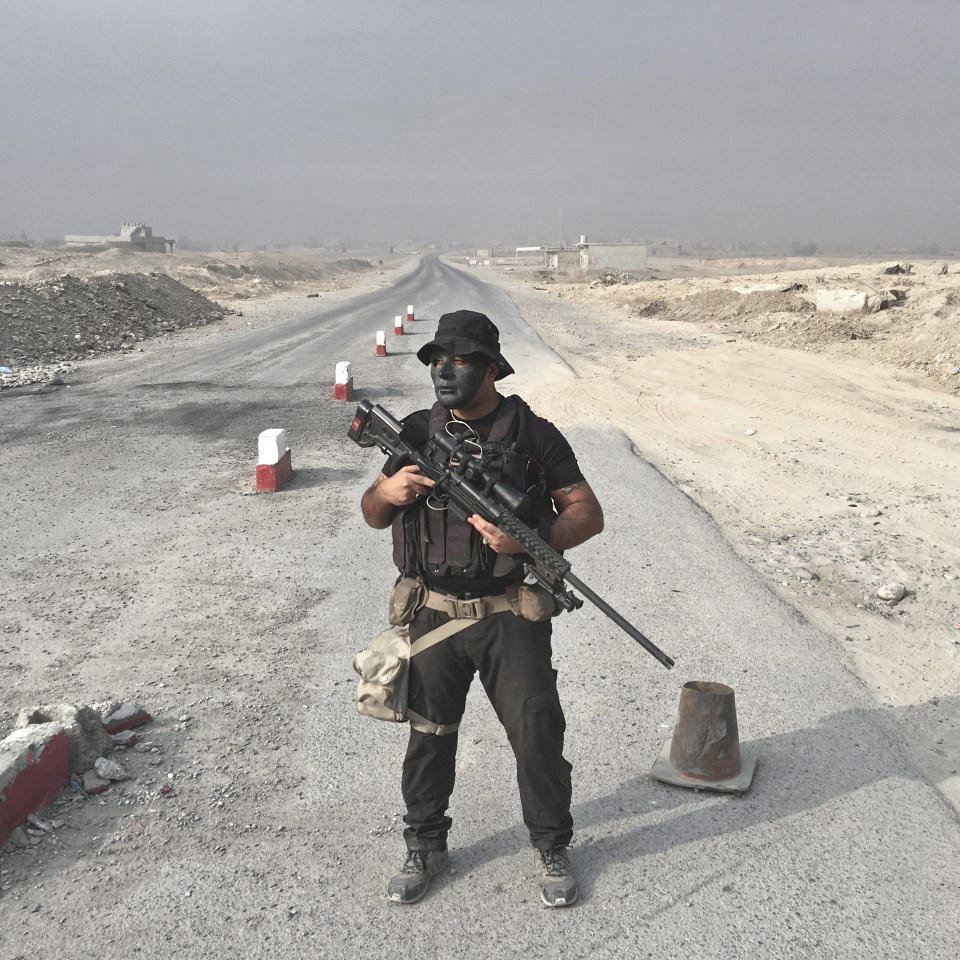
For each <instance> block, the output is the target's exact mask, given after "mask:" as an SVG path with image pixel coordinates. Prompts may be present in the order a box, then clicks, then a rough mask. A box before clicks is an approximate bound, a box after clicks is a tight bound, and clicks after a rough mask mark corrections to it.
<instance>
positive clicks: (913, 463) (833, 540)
mask: <svg viewBox="0 0 960 960" xmlns="http://www.w3.org/2000/svg"><path fill="white" fill-rule="evenodd" d="M651 265H652V266H653V268H654V269H653V270H651V271H650V275H651V279H644V280H640V281H638V282H632V283H610V284H609V285H608V284H607V283H606V282H605V281H604V280H603V279H602V278H601V279H600V280H599V281H597V280H595V281H593V285H591V284H590V283H589V282H582V281H581V282H571V280H570V279H569V278H564V277H559V278H553V277H549V276H547V275H545V274H543V273H540V272H533V273H531V272H530V271H524V270H510V269H509V268H506V269H505V268H504V267H502V266H500V267H490V268H486V269H485V270H481V275H483V276H484V277H485V278H488V279H490V280H491V281H492V282H496V283H498V284H500V285H501V286H503V287H505V288H506V289H507V290H509V291H510V293H511V296H513V297H514V299H515V300H516V302H517V303H518V305H519V306H520V308H521V310H522V312H523V314H524V316H525V318H526V319H527V321H528V322H529V323H531V324H532V325H533V326H534V327H535V328H536V329H537V330H538V331H539V333H540V335H541V336H542V337H543V339H544V340H545V341H546V342H547V343H549V344H550V345H551V346H553V347H554V348H555V349H557V350H558V352H560V353H561V354H562V355H563V356H564V358H565V359H566V360H567V361H568V363H569V364H570V365H571V366H572V367H573V368H574V370H575V371H576V373H577V374H578V376H579V378H580V381H581V386H580V389H579V390H578V392H577V393H576V394H575V395H571V394H570V392H569V389H568V388H567V387H559V388H551V387H550V385H545V387H544V389H543V390H542V391H541V392H540V395H539V396H537V397H536V400H537V403H538V406H540V407H542V408H545V409H548V410H551V411H552V412H553V413H552V416H553V417H554V418H555V419H557V420H558V421H561V422H564V423H570V422H571V421H576V420H577V419H583V420H588V419H596V418H597V417H598V415H599V416H601V417H602V418H604V419H607V420H609V421H612V422H614V423H617V424H619V425H620V426H622V428H623V429H624V430H625V431H626V432H627V433H628V434H629V435H630V436H631V438H632V439H633V441H634V443H635V444H636V447H637V448H638V450H639V451H640V453H641V454H642V455H643V456H644V457H645V458H647V459H648V460H649V461H650V462H651V463H653V464H654V465H655V466H656V467H657V468H658V469H659V470H660V471H661V472H662V473H663V474H664V475H666V476H667V477H669V478H670V479H672V480H673V481H674V482H675V483H676V484H677V485H678V486H679V487H680V488H681V489H682V490H683V491H684V492H686V493H687V494H688V495H689V496H690V497H691V498H692V499H693V500H695V501H696V502H697V503H698V504H700V505H701V506H702V507H703V508H704V509H705V510H707V511H708V512H709V513H710V514H711V515H713V517H714V518H715V519H716V520H717V522H718V523H719V524H720V526H721V528H722V529H723V531H724V533H725V535H726V536H727V537H728V539H729V540H730V541H731V542H732V543H733V544H734V546H735V547H736V548H737V550H738V551H739V552H740V553H741V554H742V555H743V556H744V557H745V558H746V559H747V560H748V561H749V563H750V564H751V565H752V566H753V567H754V568H755V569H757V570H758V571H759V572H760V573H762V574H763V575H764V576H765V577H767V578H768V580H769V581H770V583H771V584H772V585H773V586H774V588H775V589H776V590H777V591H778V592H779V593H780V594H781V595H782V596H784V597H785V598H786V599H788V600H789V602H790V603H792V604H793V605H794V606H795V607H797V608H798V609H799V610H801V611H802V612H803V614H804V615H805V616H807V617H808V618H809V619H810V620H812V621H813V622H815V623H816V624H817V625H818V626H819V627H821V628H822V629H823V630H824V631H825V632H827V633H828V634H830V635H831V636H833V637H834V638H835V640H836V643H837V647H838V649H839V651H840V653H841V655H842V656H844V657H845V658H847V660H848V662H849V664H850V667H851V669H852V670H853V671H854V672H855V673H856V674H857V675H858V676H859V677H860V678H861V679H862V681H863V682H864V683H865V684H866V685H867V686H868V687H869V688H870V690H871V692H872V693H873V695H874V696H875V698H876V700H877V702H878V703H880V704H881V705H883V706H886V707H890V708H899V709H898V712H899V713H900V715H901V716H905V717H906V718H907V723H905V724H900V725H899V726H898V728H897V729H896V730H895V731H894V733H895V735H896V736H897V737H898V738H899V739H901V740H902V742H904V743H905V745H906V746H907V748H908V750H909V751H910V753H911V755H912V757H913V759H914V761H915V762H916V764H917V766H918V768H919V769H920V771H921V772H922V773H923V774H924V775H925V776H926V777H927V778H928V779H930V780H931V781H932V782H933V783H935V784H937V785H938V786H939V788H940V790H941V792H942V793H943V794H944V796H945V797H946V798H947V799H948V800H950V802H952V803H953V804H954V805H955V806H957V807H958V808H960V777H958V775H957V770H958V766H960V717H958V716H957V714H956V707H955V706H950V704H955V703H956V697H955V695H956V694H957V693H958V692H960V592H958V577H960V513H958V510H957V504H958V503H960V449H958V445H957V435H958V433H960V308H958V304H960V269H958V266H957V265H956V264H950V265H949V266H948V273H946V274H943V273H942V270H943V264H942V263H940V262H937V263H922V264H915V265H912V268H911V272H910V273H907V274H901V275H890V274H886V273H884V270H885V269H886V268H888V267H890V266H892V265H893V262H892V261H885V262H883V263H873V264H863V263H860V264H839V263H828V262H816V263H810V262H809V261H808V262H805V263H801V264H799V266H800V267H801V268H800V269H792V267H794V266H798V264H792V263H790V262H789V261H781V262H761V263H758V264H755V265H751V264H750V263H747V262H744V261H730V262H717V261H712V262H709V263H706V264H697V263H696V262H695V261H694V262H692V263H691V262H690V261H686V262H684V261H672V262H661V263H657V262H652V264H651ZM751 266H753V267H754V269H753V271H752V272H751ZM692 274H698V275H692ZM788 288H794V289H792V290H789V292H782V291H785V290H788ZM891 288H898V289H901V290H905V291H906V293H907V297H906V299H905V300H904V302H903V303H902V305H900V306H896V307H893V308H891V309H884V310H880V311H877V312H859V311H856V312H850V313H846V314H830V313H826V312H822V311H817V310H816V309H815V305H816V298H817V291H818V290H832V289H856V290H860V291H862V292H863V293H864V294H865V295H867V296H869V297H870V302H871V303H876V302H878V300H879V299H883V298H885V297H886V296H888V294H887V291H888V290H889V289H891ZM638 549H640V550H642V544H638ZM897 583H899V584H901V585H902V587H903V588H904V590H905V595H904V597H903V599H901V600H899V601H897V602H890V601H888V600H885V599H882V598H881V596H878V592H882V588H884V587H885V586H887V585H892V584H897Z"/></svg>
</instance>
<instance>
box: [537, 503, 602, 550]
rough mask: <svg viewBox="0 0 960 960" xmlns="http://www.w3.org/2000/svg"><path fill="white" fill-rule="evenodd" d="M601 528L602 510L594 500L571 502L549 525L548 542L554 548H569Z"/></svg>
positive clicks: (598, 531)
mask: <svg viewBox="0 0 960 960" xmlns="http://www.w3.org/2000/svg"><path fill="white" fill-rule="evenodd" d="M601 530H603V510H601V509H600V505H599V504H598V503H596V502H594V503H590V502H581V503H571V504H570V505H569V506H567V507H566V508H564V510H563V511H562V512H561V514H560V516H558V517H557V519H556V520H554V521H553V524H552V525H551V527H550V535H549V537H548V538H547V540H548V543H549V544H550V546H551V547H553V549H554V550H569V549H570V548H571V547H576V546H578V545H579V544H581V543H583V542H584V541H586V540H589V539H590V538H591V537H595V536H596V535H597V534H598V533H600V531H601Z"/></svg>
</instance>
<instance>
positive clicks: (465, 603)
mask: <svg viewBox="0 0 960 960" xmlns="http://www.w3.org/2000/svg"><path fill="white" fill-rule="evenodd" d="M453 607H454V609H455V610H456V613H455V614H454V616H456V617H457V618H458V619H460V620H482V619H483V618H484V617H485V616H486V614H487V604H486V601H485V600H484V599H483V597H474V598H473V599H471V600H454V601H453Z"/></svg>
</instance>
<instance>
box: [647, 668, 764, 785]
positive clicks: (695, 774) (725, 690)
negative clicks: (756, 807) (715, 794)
mask: <svg viewBox="0 0 960 960" xmlns="http://www.w3.org/2000/svg"><path fill="white" fill-rule="evenodd" d="M756 766H757V753H756V749H755V748H754V747H753V746H751V745H749V744H745V745H744V746H743V747H741V746H740V739H739V731H738V729H737V705H736V700H735V698H734V694H733V690H732V689H731V688H730V687H728V686H726V684H723V683H713V682H711V681H708V680H691V681H689V682H688V683H685V684H684V685H683V689H682V690H681V691H680V706H679V708H678V709H677V722H676V724H675V726H674V731H673V736H672V737H671V738H670V739H669V740H667V742H666V743H665V744H664V745H663V749H662V750H661V751H660V756H659V757H658V758H657V761H656V763H654V765H653V769H652V770H651V771H650V772H651V774H652V775H653V776H654V777H656V778H657V779H658V780H662V781H663V782H664V783H672V784H675V785H676V786H679V787H690V788H692V789H694V790H717V791H720V792H721V793H744V792H745V791H746V790H748V789H749V787H750V782H751V781H752V780H753V772H754V770H755V769H756Z"/></svg>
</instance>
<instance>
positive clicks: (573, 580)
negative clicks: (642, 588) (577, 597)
mask: <svg viewBox="0 0 960 960" xmlns="http://www.w3.org/2000/svg"><path fill="white" fill-rule="evenodd" d="M564 579H565V580H566V581H567V582H568V583H569V584H570V586H571V587H574V588H576V589H577V590H579V591H580V592H581V593H582V594H583V595H584V596H585V597H586V598H587V599H588V600H589V601H590V602H591V603H592V604H593V605H594V606H595V607H597V608H598V609H600V610H602V611H603V612H604V613H605V614H606V615H607V616H608V617H609V618H610V619H611V620H612V621H613V622H614V623H615V624H616V625H617V626H618V627H619V628H620V629H621V630H623V631H624V632H625V633H629V634H630V636H631V637H633V639H634V640H636V641H637V643H639V644H640V646H641V647H643V649H644V650H646V651H647V653H649V654H650V655H651V656H653V657H656V659H657V660H659V661H660V662H661V663H662V664H663V665H664V666H665V667H666V668H667V669H668V670H669V669H670V668H671V667H672V666H673V664H674V661H673V658H672V657H669V656H667V654H665V653H664V652H663V651H662V650H661V649H660V648H659V647H658V646H657V645H656V644H655V643H653V641H651V640H648V639H647V638H646V637H645V636H644V635H643V634H642V633H641V632H640V631H639V630H638V629H637V628H636V627H635V626H634V625H633V624H632V623H631V622H630V621H629V620H627V619H625V618H624V617H622V616H621V615H620V614H619V613H617V611H616V610H614V609H613V607H611V606H610V604H609V603H607V601H606V600H604V599H603V598H602V597H598V596H597V595H596V594H595V593H594V592H593V591H592V590H591V589H590V588H589V587H588V586H587V585H586V584H585V583H584V582H583V581H582V580H581V579H580V578H579V577H577V576H575V575H574V574H572V573H570V572H569V571H568V572H567V574H566V575H565V577H564Z"/></svg>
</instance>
